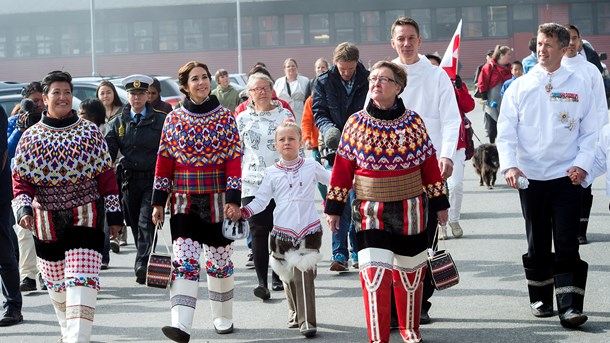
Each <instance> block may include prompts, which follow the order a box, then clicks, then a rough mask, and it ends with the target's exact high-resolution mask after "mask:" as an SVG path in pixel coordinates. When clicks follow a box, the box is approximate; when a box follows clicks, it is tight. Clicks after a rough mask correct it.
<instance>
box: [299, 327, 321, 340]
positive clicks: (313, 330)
mask: <svg viewBox="0 0 610 343" xmlns="http://www.w3.org/2000/svg"><path fill="white" fill-rule="evenodd" d="M316 332H317V329H316V328H309V329H301V335H303V336H305V337H306V338H312V337H314V336H315V335H316Z"/></svg>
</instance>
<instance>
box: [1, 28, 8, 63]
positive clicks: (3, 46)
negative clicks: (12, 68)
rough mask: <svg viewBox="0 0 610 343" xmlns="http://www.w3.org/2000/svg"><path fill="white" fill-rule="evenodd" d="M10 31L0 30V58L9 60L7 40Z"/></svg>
mask: <svg viewBox="0 0 610 343" xmlns="http://www.w3.org/2000/svg"><path fill="white" fill-rule="evenodd" d="M7 35H8V31H7V30H5V29H2V28H0V58H7V57H8V55H7V44H6V42H7V38H6V36H7Z"/></svg>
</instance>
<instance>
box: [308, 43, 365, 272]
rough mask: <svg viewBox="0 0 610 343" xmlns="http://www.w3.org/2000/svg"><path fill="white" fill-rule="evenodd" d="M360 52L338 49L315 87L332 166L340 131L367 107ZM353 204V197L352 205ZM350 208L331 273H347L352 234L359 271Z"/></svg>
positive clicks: (335, 246)
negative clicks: (349, 119)
mask: <svg viewBox="0 0 610 343" xmlns="http://www.w3.org/2000/svg"><path fill="white" fill-rule="evenodd" d="M359 58H360V52H359V51H358V48H357V47H356V46H355V45H353V44H350V43H347V42H344V43H341V44H339V45H337V47H336V48H335V51H334V53H333V63H334V65H333V66H332V67H331V68H330V69H329V70H328V71H327V72H325V73H324V74H322V75H320V76H318V78H317V79H316V81H315V83H314V90H313V102H312V106H311V107H312V110H313V114H314V120H315V122H316V126H317V127H318V129H319V130H320V132H321V133H322V137H323V138H324V144H325V151H323V153H322V155H323V156H325V157H326V160H327V161H328V163H329V165H330V166H332V163H333V162H334V152H335V150H336V149H337V146H338V145H339V139H340V137H341V131H342V130H343V126H344V125H345V122H347V118H349V116H350V115H352V114H354V113H356V112H358V111H360V110H362V109H363V107H364V103H365V100H366V95H367V92H368V85H369V81H368V77H369V71H368V70H366V68H365V67H364V65H363V64H362V63H361V62H359V61H358V60H359ZM352 200H353V193H350V200H349V204H351V201H352ZM350 210H351V206H345V210H344V211H343V215H342V216H341V220H340V222H339V223H340V224H339V230H338V232H337V233H335V234H333V235H332V245H333V258H332V264H331V266H330V270H333V271H339V272H341V271H345V270H347V260H348V258H349V250H348V249H347V237H348V233H349V237H350V242H351V246H352V254H351V257H352V265H353V266H354V268H358V254H357V248H356V245H355V243H356V242H355V233H354V228H353V225H351V213H350Z"/></svg>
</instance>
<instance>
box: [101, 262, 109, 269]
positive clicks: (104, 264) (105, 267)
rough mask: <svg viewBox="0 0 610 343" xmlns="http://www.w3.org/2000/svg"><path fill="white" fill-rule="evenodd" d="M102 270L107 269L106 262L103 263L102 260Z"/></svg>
mask: <svg viewBox="0 0 610 343" xmlns="http://www.w3.org/2000/svg"><path fill="white" fill-rule="evenodd" d="M101 269H102V270H107V269H108V263H104V262H102V268H101Z"/></svg>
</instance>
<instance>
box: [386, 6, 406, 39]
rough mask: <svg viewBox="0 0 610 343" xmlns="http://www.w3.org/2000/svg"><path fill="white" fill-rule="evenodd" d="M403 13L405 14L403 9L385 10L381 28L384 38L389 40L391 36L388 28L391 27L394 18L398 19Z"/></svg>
mask: <svg viewBox="0 0 610 343" xmlns="http://www.w3.org/2000/svg"><path fill="white" fill-rule="evenodd" d="M404 15H405V11H404V10H389V11H385V26H384V27H383V28H382V29H381V30H382V32H381V35H382V37H384V36H385V37H386V40H390V39H391V38H392V35H391V33H390V30H391V29H392V24H394V22H395V21H396V19H398V18H399V17H402V16H404Z"/></svg>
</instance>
